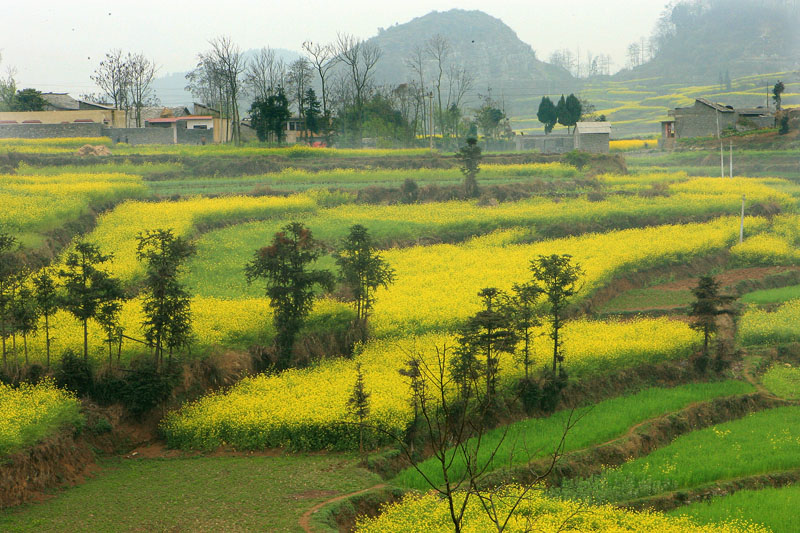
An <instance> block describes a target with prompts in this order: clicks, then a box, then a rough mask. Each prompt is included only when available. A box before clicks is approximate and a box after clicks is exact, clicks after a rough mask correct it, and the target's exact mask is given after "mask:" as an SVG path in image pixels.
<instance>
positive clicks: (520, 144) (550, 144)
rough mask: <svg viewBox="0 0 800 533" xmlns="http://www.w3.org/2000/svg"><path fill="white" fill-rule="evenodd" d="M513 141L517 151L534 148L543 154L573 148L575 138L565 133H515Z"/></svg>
mask: <svg viewBox="0 0 800 533" xmlns="http://www.w3.org/2000/svg"><path fill="white" fill-rule="evenodd" d="M514 142H515V144H516V148H517V151H526V150H536V151H537V152H541V153H543V154H562V153H564V152H569V151H570V150H573V149H574V148H575V139H574V138H573V136H572V135H569V134H566V133H551V134H550V135H517V136H516V137H514Z"/></svg>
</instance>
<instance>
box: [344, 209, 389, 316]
mask: <svg viewBox="0 0 800 533" xmlns="http://www.w3.org/2000/svg"><path fill="white" fill-rule="evenodd" d="M336 264H338V265H339V268H340V275H339V277H340V279H341V281H343V282H344V284H345V285H346V286H347V287H348V289H349V290H350V293H351V295H352V296H351V297H352V301H353V303H354V305H355V310H356V318H357V320H359V321H360V322H362V323H366V321H367V315H368V314H369V311H370V310H371V309H372V304H373V302H374V301H375V297H374V294H375V291H376V290H377V289H378V287H384V288H386V287H388V286H389V284H390V283H392V282H393V281H394V269H393V268H392V267H390V266H389V265H388V264H387V263H386V261H385V260H384V259H383V257H381V255H380V254H379V253H378V252H377V251H376V249H375V245H374V243H373V242H372V237H371V236H370V235H369V232H368V231H367V228H365V227H364V226H362V225H361V224H356V225H354V226H352V227H351V228H350V233H349V234H348V235H347V237H346V238H345V239H344V241H343V242H342V249H341V250H340V251H339V253H338V254H337V257H336Z"/></svg>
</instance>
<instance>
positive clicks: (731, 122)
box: [659, 98, 775, 149]
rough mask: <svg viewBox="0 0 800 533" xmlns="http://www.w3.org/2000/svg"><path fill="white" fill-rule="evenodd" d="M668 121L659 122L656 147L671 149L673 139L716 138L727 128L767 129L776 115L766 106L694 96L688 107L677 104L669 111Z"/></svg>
mask: <svg viewBox="0 0 800 533" xmlns="http://www.w3.org/2000/svg"><path fill="white" fill-rule="evenodd" d="M668 115H669V116H670V117H673V118H671V119H669V120H663V121H661V139H660V140H659V146H660V147H662V148H665V149H671V148H673V147H674V145H675V142H676V141H675V139H686V138H691V137H716V136H718V135H720V134H721V133H722V132H723V131H725V130H726V129H736V130H738V131H747V130H755V129H761V128H770V127H772V126H774V125H775V117H774V115H773V114H772V113H771V112H770V110H769V109H767V108H765V107H754V108H739V109H736V108H734V107H733V106H729V105H724V104H720V103H717V102H712V101H711V100H709V99H707V98H697V99H696V100H695V102H694V105H693V106H691V107H678V108H675V109H673V110H672V111H669V112H668Z"/></svg>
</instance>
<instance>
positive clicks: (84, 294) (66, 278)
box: [58, 241, 124, 361]
mask: <svg viewBox="0 0 800 533" xmlns="http://www.w3.org/2000/svg"><path fill="white" fill-rule="evenodd" d="M110 260H111V256H110V255H104V254H102V253H100V249H99V248H98V247H97V246H96V245H94V244H91V243H88V242H85V241H82V242H79V243H78V244H76V245H75V249H74V250H72V251H71V252H69V253H68V254H67V258H66V260H65V261H64V265H65V267H66V268H62V269H61V270H59V273H58V275H59V277H60V278H61V279H62V280H63V284H64V292H65V294H64V299H63V303H62V307H63V308H64V309H65V310H67V311H69V312H70V313H72V315H73V316H75V318H77V319H78V320H80V321H81V323H82V324H83V359H84V361H88V359H89V320H91V319H94V318H96V317H97V314H98V313H99V312H100V308H101V306H102V305H104V304H107V303H109V302H113V301H115V300H120V299H122V297H123V296H124V293H123V290H122V285H121V284H120V282H119V280H118V279H116V278H113V277H111V275H110V274H109V273H108V272H107V271H106V270H105V269H104V268H103V265H104V264H105V263H107V262H108V261H110Z"/></svg>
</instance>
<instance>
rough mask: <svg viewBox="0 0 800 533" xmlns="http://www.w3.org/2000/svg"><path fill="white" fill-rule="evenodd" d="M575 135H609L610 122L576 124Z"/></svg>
mask: <svg viewBox="0 0 800 533" xmlns="http://www.w3.org/2000/svg"><path fill="white" fill-rule="evenodd" d="M575 133H608V134H611V123H610V122H578V123H577V124H575Z"/></svg>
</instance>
